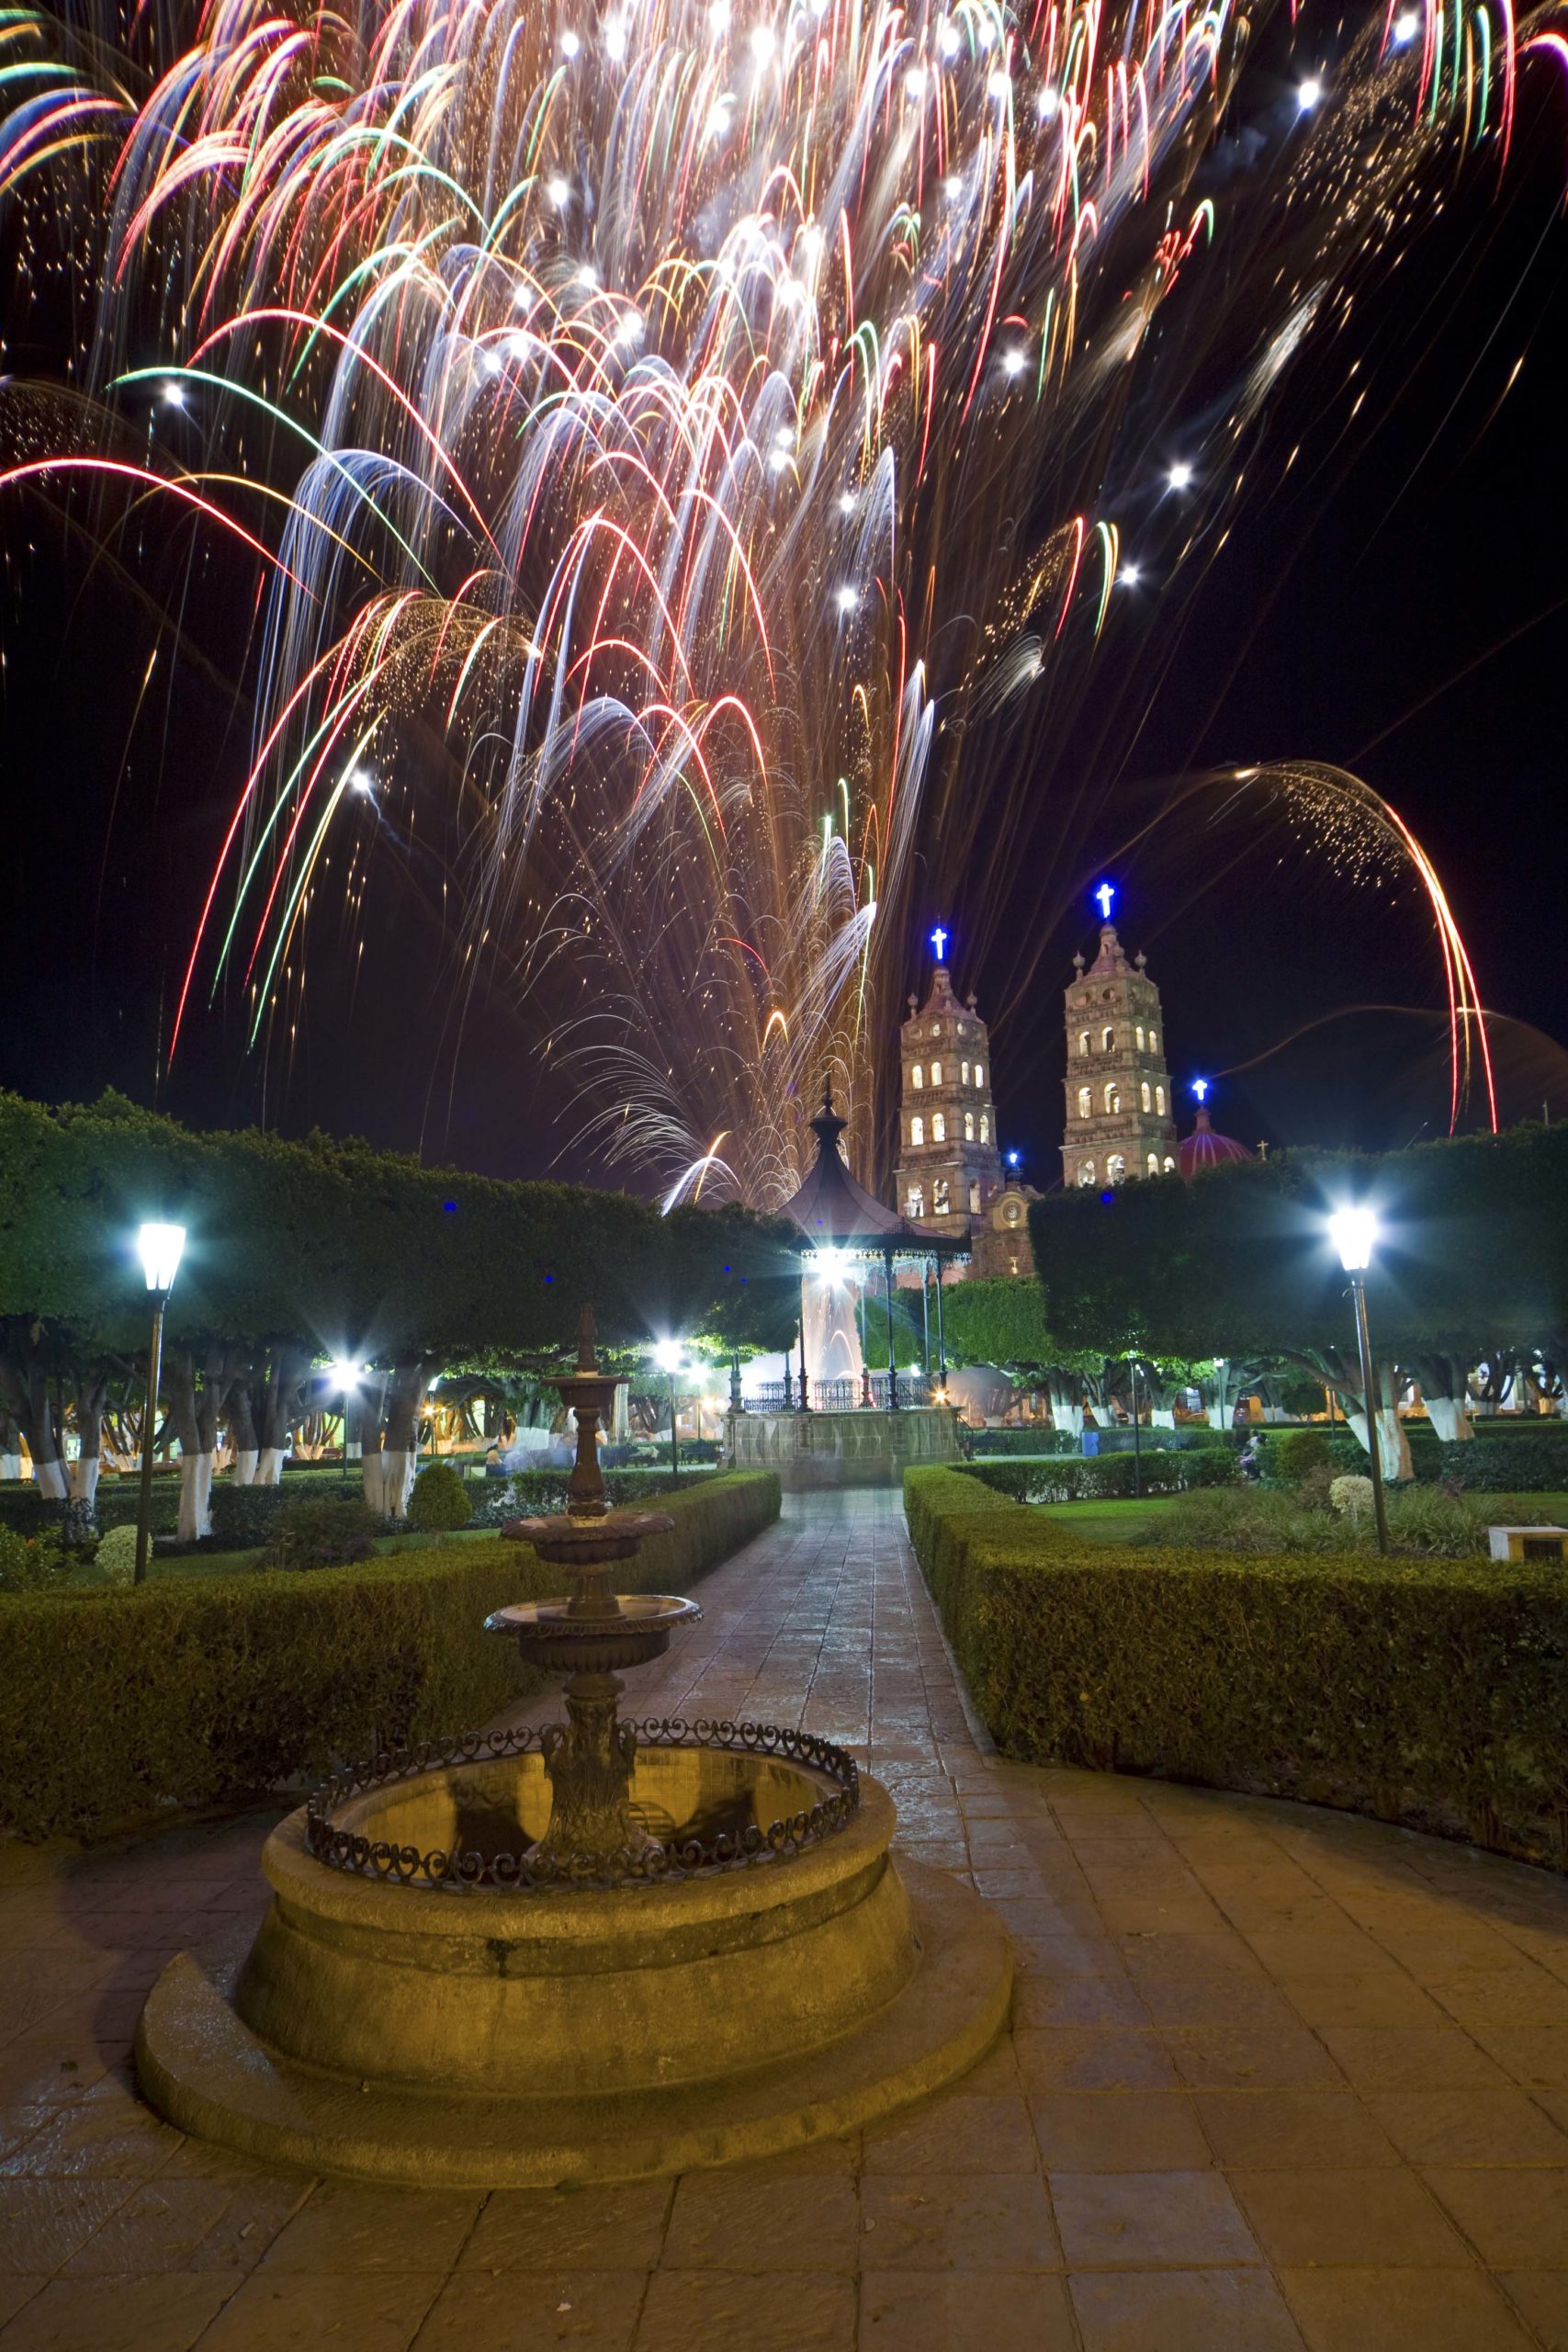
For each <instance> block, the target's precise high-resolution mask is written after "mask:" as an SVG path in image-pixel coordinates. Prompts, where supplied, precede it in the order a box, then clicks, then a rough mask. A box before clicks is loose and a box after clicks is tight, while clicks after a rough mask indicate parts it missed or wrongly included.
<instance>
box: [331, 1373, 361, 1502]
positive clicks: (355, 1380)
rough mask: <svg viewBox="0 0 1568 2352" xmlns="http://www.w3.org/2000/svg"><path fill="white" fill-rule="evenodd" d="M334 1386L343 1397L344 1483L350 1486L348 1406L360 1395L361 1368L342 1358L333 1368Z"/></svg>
mask: <svg viewBox="0 0 1568 2352" xmlns="http://www.w3.org/2000/svg"><path fill="white" fill-rule="evenodd" d="M332 1384H333V1387H334V1388H335V1389H337V1390H338V1391H339V1393H340V1394H341V1396H342V1397H343V1483H344V1486H345V1487H346V1486H347V1484H348V1404H349V1399H350V1397H357V1396H358V1394H359V1366H358V1365H357V1364H356V1363H348V1362H347V1361H346V1359H344V1358H343V1357H340V1358H339V1359H338V1360H337V1362H336V1363H333V1366H332Z"/></svg>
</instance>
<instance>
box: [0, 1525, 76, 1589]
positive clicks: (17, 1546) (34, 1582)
mask: <svg viewBox="0 0 1568 2352" xmlns="http://www.w3.org/2000/svg"><path fill="white" fill-rule="evenodd" d="M67 1566H68V1563H67V1561H66V1559H65V1557H64V1555H63V1554H62V1552H61V1550H60V1547H59V1545H58V1544H51V1543H48V1542H46V1541H45V1539H44V1538H43V1537H42V1536H41V1535H38V1536H28V1535H17V1534H15V1533H13V1532H12V1531H11V1529H10V1528H8V1527H0V1592H48V1591H49V1590H51V1589H52V1588H54V1587H55V1586H57V1585H59V1584H60V1583H61V1581H62V1578H63V1577H64V1575H65V1572H66V1568H67Z"/></svg>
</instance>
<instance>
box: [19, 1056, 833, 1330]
mask: <svg viewBox="0 0 1568 2352" xmlns="http://www.w3.org/2000/svg"><path fill="white" fill-rule="evenodd" d="M149 1217H164V1218H168V1219H172V1220H174V1221H175V1222H177V1223H180V1224H183V1225H184V1226H185V1227H186V1229H187V1232H186V1250H185V1255H184V1257H183V1259H182V1261H181V1264H180V1271H179V1277H178V1280H177V1282H176V1283H175V1290H174V1294H173V1296H172V1298H171V1300H170V1304H169V1310H168V1331H167V1336H168V1340H169V1342H170V1343H171V1344H172V1345H175V1346H185V1347H211V1346H214V1345H221V1344H224V1343H231V1342H235V1341H243V1342H244V1343H247V1344H250V1345H254V1346H266V1345H276V1344H286V1345H291V1346H295V1347H298V1348H299V1349H302V1350H304V1351H307V1352H308V1353H309V1354H310V1356H339V1355H350V1356H352V1357H354V1358H355V1360H356V1361H364V1362H367V1363H394V1362H397V1361H400V1360H407V1359H408V1358H410V1357H411V1356H419V1357H436V1358H439V1359H440V1360H442V1361H443V1362H446V1363H449V1364H453V1365H456V1364H457V1363H481V1362H485V1361H489V1360H500V1361H502V1362H505V1361H508V1360H511V1361H515V1360H517V1359H518V1358H520V1357H525V1356H528V1355H530V1354H534V1355H537V1354H539V1353H541V1352H547V1351H555V1350H558V1349H560V1348H562V1347H565V1346H567V1345H569V1344H570V1340H571V1338H572V1335H573V1333H574V1331H575V1329H576V1323H577V1317H578V1312H579V1309H580V1307H581V1305H582V1304H583V1303H584V1302H585V1301H588V1302H591V1303H592V1306H593V1308H594V1311H595V1315H596V1317H597V1320H598V1325H599V1329H600V1332H601V1334H602V1336H603V1337H604V1340H605V1341H606V1342H607V1343H608V1344H609V1345H611V1346H622V1347H627V1346H637V1345H640V1344H642V1343H645V1342H646V1341H647V1340H649V1339H651V1338H655V1337H658V1336H660V1334H662V1333H666V1332H674V1333H680V1334H681V1335H682V1336H697V1335H701V1336H704V1337H706V1338H708V1339H711V1340H715V1341H716V1342H718V1343H719V1344H721V1345H723V1346H726V1347H730V1348H740V1349H742V1350H748V1349H751V1348H758V1347H766V1346H769V1345H778V1344H782V1339H783V1335H784V1330H785V1327H788V1328H790V1329H793V1317H794V1314H795V1300H796V1297H797V1287H796V1286H797V1279H798V1268H797V1261H796V1257H795V1247H794V1245H795V1240H796V1238H797V1237H795V1235H794V1233H793V1229H792V1228H791V1227H787V1226H784V1225H783V1224H780V1223H778V1222H777V1221H774V1220H770V1219H766V1218H761V1217H758V1216H752V1215H750V1213H749V1212H748V1211H746V1210H744V1209H740V1208H738V1207H734V1206H730V1207H725V1208H721V1209H717V1210H705V1209H702V1208H685V1209H682V1210H678V1211H676V1212H675V1213H674V1214H673V1215H672V1216H669V1217H661V1216H660V1215H659V1213H658V1211H657V1210H656V1209H655V1208H653V1207H652V1206H650V1205H649V1204H648V1203H646V1202H642V1201H638V1200H634V1199H632V1198H630V1197H629V1196H628V1195H626V1194H625V1193H605V1192H597V1191H592V1190H591V1189H589V1188H588V1187H586V1186H582V1185H572V1184H556V1183H512V1182H503V1181H501V1180H498V1179H495V1178H491V1177H481V1176H471V1175H467V1174H464V1173H462V1172H461V1171H459V1170H451V1169H438V1168H437V1169H433V1168H426V1167H424V1166H423V1165H422V1164H421V1163H420V1162H419V1161H417V1160H415V1159H409V1158H404V1157H400V1156H399V1155H397V1154H394V1153H389V1152H380V1151H375V1150H372V1149H371V1148H370V1147H369V1146H368V1145H367V1144H364V1143H360V1142H354V1141H349V1142H340V1141H337V1140H335V1139H333V1137H330V1136H322V1135H313V1136H309V1137H307V1138H306V1139H305V1140H304V1141H303V1142H299V1143H293V1142H285V1141H283V1140H282V1139H280V1138H279V1137H277V1136H266V1135H262V1134H259V1133H256V1132H255V1131H254V1130H251V1131H244V1132H226V1133H214V1134H196V1133H193V1132H192V1131H190V1130H188V1129H186V1128H184V1127H181V1126H179V1125H176V1124H175V1122H174V1121H173V1120H171V1119H165V1118H162V1117H159V1116H157V1115H155V1114H152V1113H149V1112H145V1111H142V1110H140V1109H138V1108H137V1107H136V1106H135V1105H134V1104H132V1103H128V1102H126V1101H124V1100H123V1098H120V1097H118V1096H115V1095H106V1096H105V1097H104V1098H103V1099H102V1100H101V1101H100V1102H98V1103H95V1104H93V1105H91V1106H89V1107H85V1108H83V1107H76V1106H65V1107H62V1108H51V1107H50V1106H47V1105H44V1104H40V1103H29V1102H26V1101H24V1100H22V1099H21V1098H20V1097H19V1096H16V1095H0V1318H9V1319H11V1320H12V1321H13V1325H15V1324H17V1323H26V1324H28V1325H29V1326H31V1325H37V1324H47V1325H50V1326H52V1327H55V1328H57V1329H64V1330H68V1331H69V1332H70V1333H71V1334H72V1336H73V1341H74V1342H75V1344H77V1345H78V1346H86V1347H89V1348H91V1349H93V1350H95V1351H96V1350H104V1351H119V1350H123V1351H134V1350H136V1349H137V1348H139V1347H140V1345H141V1341H142V1340H143V1337H144V1331H143V1326H144V1324H145V1320H146V1301H145V1295H144V1292H143V1287H142V1280H141V1270H140V1267H139V1266H138V1264H137V1262H136V1259H135V1256H134V1241H135V1232H136V1227H137V1226H138V1225H139V1224H140V1223H141V1221H142V1220H143V1219H145V1218H149Z"/></svg>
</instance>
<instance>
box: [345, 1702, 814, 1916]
mask: <svg viewBox="0 0 1568 2352" xmlns="http://www.w3.org/2000/svg"><path fill="white" fill-rule="evenodd" d="M545 1728H550V1726H545ZM629 1728H631V1729H632V1730H635V1732H636V1734H637V1745H638V1747H711V1748H717V1749H729V1750H732V1751H739V1752H740V1753H742V1754H745V1755H750V1756H763V1757H767V1756H774V1757H777V1758H780V1759H781V1761H783V1762H784V1763H788V1764H799V1765H804V1766H806V1767H807V1769H808V1770H811V1771H814V1772H820V1773H821V1774H823V1776H824V1777H825V1778H826V1779H828V1780H829V1781H832V1782H833V1784H834V1785H833V1787H832V1789H831V1791H830V1792H829V1794H828V1795H827V1796H825V1797H822V1798H820V1799H819V1800H818V1803H817V1804H814V1805H811V1806H809V1807H807V1808H804V1809H802V1810H801V1811H799V1812H796V1813H793V1814H788V1815H784V1817H783V1818H782V1819H780V1820H777V1821H773V1822H770V1823H769V1825H768V1826H767V1827H766V1828H765V1829H764V1828H761V1826H758V1824H756V1823H755V1822H751V1823H748V1824H747V1826H745V1827H744V1828H743V1829H737V1830H733V1831H730V1830H726V1831H721V1832H720V1833H719V1835H718V1836H717V1837H715V1838H679V1837H676V1838H669V1839H667V1840H665V1841H664V1842H663V1843H660V1844H656V1845H655V1846H654V1847H653V1848H652V1849H650V1850H649V1851H648V1852H646V1853H644V1854H640V1855H637V1856H633V1855H632V1854H631V1853H629V1852H626V1851H624V1850H623V1851H622V1852H621V1853H618V1854H612V1855H610V1856H608V1857H607V1858H604V1857H601V1856H598V1855H589V1854H571V1855H567V1856H565V1857H561V1858H557V1857H553V1856H544V1857H541V1858H540V1859H539V1860H537V1861H535V1860H532V1859H531V1856H530V1854H529V1852H527V1851H524V1852H521V1853H512V1852H506V1851H502V1852H500V1853H493V1854H486V1853H481V1852H479V1850H478V1849H474V1848H467V1847H465V1848H461V1849H458V1848H453V1849H447V1848H445V1847H439V1846H437V1847H433V1848H432V1849H431V1850H430V1851H429V1852H428V1853H423V1854H422V1853H421V1852H420V1850H419V1849H418V1848H417V1847H416V1846H394V1845H392V1844H390V1843H389V1842H388V1841H387V1840H386V1839H380V1838H365V1837H362V1836H361V1835H360V1834H359V1833H358V1832H357V1831H355V1830H352V1829H345V1828H343V1827H340V1826H339V1825H338V1823H337V1822H336V1821H335V1820H334V1818H333V1815H335V1814H336V1813H338V1812H339V1811H340V1810H341V1809H342V1807H343V1806H344V1805H346V1804H351V1803H352V1802H353V1801H354V1800H355V1798H357V1797H362V1796H367V1795H370V1794H372V1793H374V1792H378V1791H383V1790H389V1789H394V1788H396V1787H397V1786H398V1784H399V1783H400V1782H401V1781H412V1780H414V1779H416V1778H417V1777H418V1776H419V1775H420V1774H422V1773H427V1772H440V1771H446V1770H453V1769H454V1768H463V1767H468V1766H474V1767H480V1766H484V1765H490V1764H500V1763H504V1762H505V1761H506V1760H507V1758H510V1757H513V1756H523V1755H526V1754H528V1753H529V1752H530V1751H532V1752H535V1753H538V1752H540V1749H541V1741H540V1733H539V1729H538V1728H537V1727H536V1726H533V1725H530V1724H518V1725H516V1726H515V1727H514V1728H513V1729H512V1730H510V1731H503V1732H468V1733H466V1734H465V1735H464V1736H462V1737H461V1738H459V1739H454V1740H446V1741H430V1742H427V1743H426V1744H425V1745H424V1746H423V1747H414V1748H401V1749H399V1750H398V1751H397V1752H396V1753H395V1754H392V1755H383V1756H378V1757H377V1758H374V1759H373V1760H372V1761H371V1762H369V1763H367V1764H360V1765H352V1766H349V1767H347V1768H346V1769H345V1770H343V1771H340V1772H334V1773H333V1775H332V1777H331V1778H330V1779H329V1780H326V1781H322V1783H321V1787H320V1788H318V1789H317V1790H315V1791H314V1792H313V1793H312V1794H311V1796H310V1799H309V1801H308V1803H307V1804H306V1808H305V1813H306V1822H305V1842H306V1845H307V1846H308V1848H309V1849H310V1852H311V1853H312V1854H313V1855H314V1856H315V1858H316V1860H318V1861H320V1862H324V1863H325V1864H326V1866H327V1868H328V1869H329V1870H336V1871H353V1872H354V1873H355V1874H356V1875H357V1876H359V1877H361V1878H371V1879H379V1880H381V1881H383V1882H384V1883H387V1884H390V1885H400V1886H412V1885H427V1886H434V1887H441V1888H448V1889H453V1890H456V1891H461V1890H463V1889H465V1888H468V1887H501V1888H509V1889H513V1890H516V1891H517V1892H519V1893H523V1894H529V1893H533V1892H535V1891H536V1890H537V1891H548V1892H551V1893H559V1892H562V1891H566V1890H570V1889H572V1888H575V1887H587V1888H593V1887H606V1886H626V1885H636V1884H639V1883H640V1884H645V1885H648V1884H652V1885H659V1884H663V1883H666V1882H667V1881H679V1880H682V1879H688V1878H696V1877H699V1876H705V1875H707V1874H709V1873H711V1872H714V1871H732V1870H745V1869H748V1868H750V1867H751V1866H752V1865H753V1864H756V1863H759V1862H769V1861H780V1860H788V1858H789V1857H790V1856H791V1855H793V1854H797V1853H800V1852H801V1851H803V1849H805V1848H807V1847H808V1846H814V1845H818V1844H820V1842H821V1841H822V1839H823V1838H830V1837H832V1836H833V1835H834V1834H835V1832H837V1831H838V1830H840V1829H846V1828H847V1827H848V1826H849V1825H850V1823H851V1822H852V1820H853V1818H854V1816H855V1815H856V1814H857V1813H858V1812H859V1810H860V1774H859V1772H858V1770H857V1769H856V1766H855V1760H854V1758H853V1757H852V1756H851V1755H850V1754H849V1753H848V1752H847V1750H845V1749H844V1748H841V1747H834V1746H833V1744H832V1742H831V1741H830V1740H826V1739H818V1738H816V1737H815V1736H813V1735H812V1734H811V1733H810V1732H805V1731H794V1730H791V1729H789V1728H788V1727H787V1726H785V1725H782V1724H750V1723H739V1724H735V1723H715V1722H710V1721H708V1720H707V1719H703V1720H701V1721H699V1722H697V1723H694V1724H688V1723H685V1722H683V1721H682V1718H681V1717H680V1716H678V1715H677V1716H666V1717H664V1718H663V1719H662V1720H660V1721H651V1720H650V1721H649V1722H647V1723H640V1724H633V1725H631V1726H629Z"/></svg>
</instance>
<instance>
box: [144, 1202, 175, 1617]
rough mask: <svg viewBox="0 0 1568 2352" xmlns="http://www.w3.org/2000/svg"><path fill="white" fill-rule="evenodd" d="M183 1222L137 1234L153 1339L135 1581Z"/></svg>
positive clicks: (148, 1523) (147, 1535) (148, 1524)
mask: <svg viewBox="0 0 1568 2352" xmlns="http://www.w3.org/2000/svg"><path fill="white" fill-rule="evenodd" d="M185 1241H186V1229H185V1227H184V1226H183V1225H144V1226H142V1227H141V1229H140V1230H139V1231H138V1233H137V1236H136V1249H137V1254H138V1256H139V1257H140V1258H141V1271H142V1272H143V1273H144V1274H145V1276H146V1277H147V1287H148V1289H149V1291H150V1292H151V1293H152V1344H151V1346H150V1348H149V1349H148V1351H147V1411H146V1415H145V1418H144V1419H143V1420H142V1423H141V1496H140V1498H139V1499H138V1501H137V1506H136V1572H135V1576H136V1582H137V1583H138V1584H145V1583H146V1581H147V1559H148V1555H149V1554H150V1552H151V1551H152V1439H153V1435H154V1433H155V1431H156V1429H157V1425H158V1380H159V1374H160V1373H161V1372H162V1370H163V1365H164V1307H165V1306H167V1305H168V1303H169V1293H170V1292H171V1291H172V1290H173V1288H174V1286H175V1274H176V1273H177V1272H179V1265H180V1251H181V1250H183V1249H184V1248H185Z"/></svg>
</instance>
